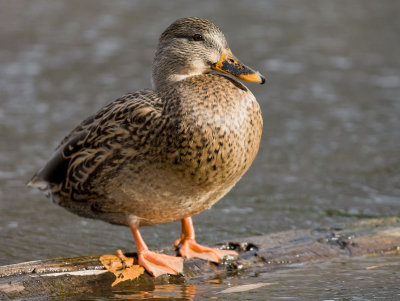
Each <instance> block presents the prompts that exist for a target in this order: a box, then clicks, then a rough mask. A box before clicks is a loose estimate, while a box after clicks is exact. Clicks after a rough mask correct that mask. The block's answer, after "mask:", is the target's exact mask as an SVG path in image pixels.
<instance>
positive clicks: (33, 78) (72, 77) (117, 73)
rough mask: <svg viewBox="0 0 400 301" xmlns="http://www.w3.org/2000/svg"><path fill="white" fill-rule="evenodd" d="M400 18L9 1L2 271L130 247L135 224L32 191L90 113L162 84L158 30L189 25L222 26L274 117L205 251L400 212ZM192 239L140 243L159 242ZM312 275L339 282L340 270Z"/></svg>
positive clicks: (168, 231) (222, 6) (155, 231)
mask: <svg viewBox="0 0 400 301" xmlns="http://www.w3.org/2000/svg"><path fill="white" fill-rule="evenodd" d="M399 13H400V4H399V3H398V2H395V1H362V0H355V1H351V2H350V1H344V0H342V1H328V0H325V1H318V2H315V1H311V0H310V1H306V0H298V1H284V0H279V1H278V0H275V1H262V0H259V1H252V2H251V3H250V2H249V3H248V2H245V1H243V2H235V3H233V2H231V1H218V2H217V1H201V2H200V1H198V2H188V1H183V0H182V1H174V2H172V1H161V0H160V1H146V2H144V1H120V0H118V1H105V0H104V1H84V2H83V1H57V2H55V1H44V0H38V1H22V0H16V1H1V2H0V129H1V131H0V132H1V142H0V201H1V203H0V244H1V248H0V264H10V263H14V262H20V261H27V260H33V259H40V258H48V257H59V256H72V255H87V254H99V253H104V252H114V250H115V249H116V248H122V249H125V250H129V249H132V248H133V241H132V238H131V236H130V232H129V230H128V229H126V228H122V227H116V226H111V225H108V224H105V223H103V222H100V221H92V220H86V219H82V218H79V217H76V216H74V215H72V214H70V213H68V212H66V211H65V210H64V209H62V208H58V207H57V206H55V205H53V204H52V203H51V202H50V201H48V200H47V199H46V198H45V197H44V196H43V195H42V194H41V193H40V192H38V191H35V190H29V189H27V188H26V187H25V186H24V184H25V183H26V182H27V181H28V180H29V178H30V177H31V175H32V174H33V173H34V172H35V171H36V170H37V169H38V168H40V167H41V166H42V165H43V164H44V163H45V161H46V160H47V159H48V158H49V156H50V155H51V153H52V150H53V149H54V148H55V147H56V145H57V144H58V142H59V141H60V140H61V139H62V138H63V136H64V135H65V134H66V133H67V132H68V131H69V130H70V129H71V128H73V127H74V126H75V125H76V124H77V123H79V122H80V121H81V120H82V119H84V118H85V117H86V116H88V115H89V114H91V113H93V112H94V111H96V110H97V109H98V108H100V107H101V106H103V105H105V104H106V103H108V102H110V101H112V100H113V99H115V98H117V97H119V96H121V95H122V94H123V93H125V92H130V91H134V90H136V89H139V88H144V87H150V72H151V62H152V58H153V54H154V50H155V47H156V43H157V39H158V35H159V34H160V33H161V31H162V30H163V29H164V28H165V27H166V26H167V25H169V24H170V23H171V22H172V21H173V20H175V19H176V18H178V17H182V16H189V15H195V16H200V17H206V18H208V19H210V20H212V21H214V22H215V23H216V24H217V25H219V26H220V27H221V29H222V30H223V31H224V33H225V35H226V37H227V40H228V42H229V44H230V46H231V49H232V50H233V52H234V53H235V54H236V56H237V57H238V58H239V59H241V60H242V61H243V62H244V63H246V64H247V65H249V66H252V67H254V68H255V69H258V70H260V71H261V72H262V73H263V74H264V75H266V76H267V85H266V86H259V85H256V84H247V85H248V86H249V87H250V89H251V90H252V91H253V93H254V94H255V95H256V97H257V99H258V100H259V102H260V104H261V107H262V110H263V116H264V125H265V126H264V133H263V140H262V145H261V149H260V152H259V155H258V157H257V159H256V161H255V163H254V164H253V166H252V168H251V169H250V170H249V172H248V173H247V174H246V175H245V177H244V178H243V180H242V181H241V182H240V183H239V184H238V185H237V186H236V187H235V188H234V189H233V191H231V192H230V193H229V194H228V195H227V196H226V197H225V198H224V199H223V200H222V201H220V202H219V203H218V204H217V205H216V206H214V207H213V209H212V210H208V211H207V212H204V213H202V214H200V215H199V216H196V217H195V218H194V222H195V225H196V231H197V236H198V239H199V241H201V242H203V243H206V244H207V243H208V244H210V243H213V242H216V241H219V240H222V239H226V238H233V237H239V236H251V235H256V234H262V233H266V232H276V231H280V230H287V229H296V228H315V227H319V226H335V225H338V224H342V223H345V222H352V221H355V220H357V219H359V218H363V217H370V216H373V217H381V216H387V215H399V214H400V118H399V116H400V71H399V70H400V60H399V53H400V39H399V38H398V37H399V32H400V18H399V17H398V16H399ZM179 231H180V229H179V224H178V223H172V224H167V225H161V226H157V227H152V228H144V229H143V234H144V237H145V239H146V240H147V241H148V243H149V244H150V245H151V246H152V247H160V246H164V245H169V244H171V242H172V241H173V240H174V239H175V238H176V237H178V235H179ZM382 260H383V259H382ZM396 260H397V262H398V259H396ZM349 265H350V266H351V263H348V264H347V265H344V266H342V268H343V269H344V270H345V271H347V273H349V276H348V280H349V281H350V280H351V281H353V282H354V283H359V282H360V281H359V280H358V278H357V279H353V278H352V277H351V275H352V273H353V270H352V268H351V267H350V266H349ZM296 269H298V271H299V272H298V273H299V274H301V273H303V272H305V270H304V269H306V268H305V267H300V268H296ZM325 269H326V270H327V271H331V269H333V266H332V265H329V264H328V265H327V266H326V267H325ZM314 272H315V271H314ZM274 275H275V276H276V277H278V276H277V275H278V274H274ZM279 275H280V276H279V277H282V278H281V279H282V281H286V280H287V281H289V280H290V275H291V274H285V273H284V272H283V274H279ZM388 275H391V274H390V271H386V270H383V271H382V277H384V276H385V277H386V276H388ZM275 276H274V277H275ZM285 277H286V278H285ZM310 277H314V278H315V279H319V280H321V281H326V286H327V288H328V289H331V290H335V288H336V287H335V285H333V284H332V282H330V279H331V278H330V273H322V272H321V274H315V275H314V276H310ZM285 279H286V280H285ZM257 281H259V280H257ZM261 281H262V280H261ZM360 283H361V282H360ZM296 285H297V284H294V286H295V287H296ZM298 285H302V284H301V283H300V282H299V283H298ZM305 286H306V287H307V285H305ZM364 288H365V289H367V288H368V285H366V286H364ZM271 289H274V288H273V286H268V287H264V288H261V290H265V292H266V293H268V292H271V291H270V290H271ZM280 289H281V290H282V287H280ZM287 289H288V288H287ZM293 290H295V288H293ZM309 292H310V294H311V292H312V290H311V288H310V290H309ZM349 292H350V290H349ZM391 292H393V291H391ZM349 294H350V293H349ZM322 295H323V293H322V292H320V291H318V290H316V291H315V296H322ZM249 296H250V295H249ZM249 298H250V297H249ZM318 299H320V298H319V297H318ZM349 299H351V298H349ZM241 300H243V299H241ZM354 300H356V299H354ZM357 300H361V299H357Z"/></svg>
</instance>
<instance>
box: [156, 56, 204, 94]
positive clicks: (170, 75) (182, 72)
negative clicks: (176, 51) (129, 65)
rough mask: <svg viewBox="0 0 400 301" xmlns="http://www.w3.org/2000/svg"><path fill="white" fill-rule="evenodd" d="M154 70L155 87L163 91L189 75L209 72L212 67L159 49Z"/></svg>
mask: <svg viewBox="0 0 400 301" xmlns="http://www.w3.org/2000/svg"><path fill="white" fill-rule="evenodd" d="M152 71H153V72H152V84H153V89H154V90H155V91H161V90H163V89H165V88H166V87H167V86H169V85H171V84H173V83H176V82H178V81H181V80H183V79H185V78H187V77H190V76H194V75H199V74H204V73H208V72H209V71H210V69H209V67H208V66H206V65H205V64H204V63H203V62H201V61H197V60H192V61H188V60H187V59H186V58H182V56H179V57H177V56H175V57H174V56H172V55H166V53H165V52H164V50H160V49H158V50H157V52H156V56H155V58H154V62H153V70H152Z"/></svg>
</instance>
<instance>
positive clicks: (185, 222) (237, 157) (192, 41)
mask: <svg viewBox="0 0 400 301" xmlns="http://www.w3.org/2000/svg"><path fill="white" fill-rule="evenodd" d="M214 71H217V72H220V73H216V72H214ZM225 74H228V75H231V76H232V77H229V76H226V75H225ZM234 78H237V79H240V80H244V81H250V82H256V83H260V84H263V83H264V82H265V79H264V77H263V76H262V75H261V74H260V73H259V72H256V71H254V70H252V69H250V68H249V67H247V66H245V65H243V64H242V63H240V62H239V61H238V59H237V58H236V57H235V56H234V55H233V54H232V52H231V50H230V49H229V46H228V43H227V42H226V39H225V37H224V34H223V33H222V31H221V30H220V29H219V28H218V27H217V26H216V25H214V24H213V23H212V22H210V21H208V20H205V19H200V18H194V17H190V18H182V19H178V20H177V21H175V22H174V23H172V24H171V25H170V26H169V27H168V28H167V29H166V30H165V31H164V32H163V33H162V34H161V37H160V39H159V43H158V48H157V51H156V54H155V58H154V62H153V69H152V80H153V89H143V90H139V91H136V92H134V93H129V94H126V95H124V96H122V97H121V98H118V99H117V100H115V101H113V102H111V103H110V104H109V105H106V106H105V107H103V108H102V109H100V110H99V111H98V112H97V113H95V114H94V115H92V116H90V117H88V118H87V119H85V120H84V121H83V122H82V123H81V124H80V125H78V126H77V127H76V128H75V129H73V130H72V131H71V132H70V133H69V134H68V135H67V136H66V137H65V138H64V139H63V140H62V141H61V143H60V145H59V146H58V147H57V149H56V151H55V153H54V154H53V155H52V157H51V158H50V160H49V161H48V162H47V163H46V165H45V166H44V167H43V168H42V169H40V170H39V171H38V172H37V173H36V174H35V175H34V176H33V178H32V179H31V181H30V182H29V185H30V186H33V187H37V188H40V189H42V190H45V191H47V194H48V196H49V197H50V198H51V199H52V200H53V201H54V202H55V203H56V204H58V205H60V206H62V207H64V208H66V209H67V210H69V211H71V212H73V213H75V214H77V215H80V216H83V217H88V218H95V219H100V220H103V221H106V222H109V223H112V224H117V225H124V226H129V227H130V229H131V231H132V234H133V237H134V240H135V244H136V249H137V253H138V261H139V264H140V265H142V266H143V267H144V268H145V269H146V270H147V271H148V272H149V273H151V274H152V275H154V276H158V275H161V274H165V273H169V274H179V273H182V267H183V257H186V258H193V257H197V258H202V259H205V260H210V261H213V262H220V261H221V259H222V258H223V257H224V256H226V255H233V256H235V255H237V253H236V252H234V251H229V250H218V249H212V248H209V247H206V246H202V245H200V244H198V243H197V242H196V240H195V232H194V228H193V223H192V218H191V216H193V215H195V214H197V213H200V212H202V211H203V210H205V209H208V208H210V207H211V206H212V205H213V204H215V203H216V202H217V201H218V200H220V199H221V198H222V197H223V196H224V195H225V194H226V193H227V192H228V191H229V190H231V188H232V187H233V186H234V185H235V184H236V182H237V181H238V180H239V179H240V178H241V176H242V175H243V174H244V173H245V172H246V170H247V169H248V168H249V167H250V165H251V163H252V161H253V160H254V158H255V156H256V154H257V152H258V148H259V144H260V138H261V132H262V116H261V111H260V107H259V105H258V103H257V101H256V99H255V97H254V96H253V94H252V93H251V92H250V91H249V89H248V88H246V87H245V86H244V85H243V84H242V83H240V82H239V81H237V80H235V79H234ZM176 220H181V221H182V234H181V237H180V238H179V239H178V240H177V241H176V242H175V245H176V246H177V247H179V246H180V249H179V253H180V255H181V256H182V257H175V256H169V255H165V254H159V253H156V252H152V251H150V250H149V248H148V247H147V245H146V243H145V242H144V240H143V238H142V236H141V234H140V232H139V227H140V226H149V225H156V224H162V223H168V222H172V221H176Z"/></svg>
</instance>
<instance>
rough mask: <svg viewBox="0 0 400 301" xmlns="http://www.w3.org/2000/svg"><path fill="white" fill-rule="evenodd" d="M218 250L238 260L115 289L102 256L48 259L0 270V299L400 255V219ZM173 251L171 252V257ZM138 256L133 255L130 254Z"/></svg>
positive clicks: (200, 264)
mask: <svg viewBox="0 0 400 301" xmlns="http://www.w3.org/2000/svg"><path fill="white" fill-rule="evenodd" d="M217 247H220V248H225V249H234V250H236V251H238V252H239V254H240V255H239V258H238V259H235V260H231V259H230V260H227V261H224V262H223V263H222V264H219V265H216V264H213V263H209V262H205V261H202V260H185V264H184V276H169V275H163V276H160V277H158V278H153V277H151V276H150V275H149V274H147V273H145V274H143V275H141V276H140V277H139V278H137V279H135V280H129V281H124V282H121V283H119V284H118V285H117V286H116V287H114V288H112V287H111V284H112V283H113V281H114V280H115V276H114V274H112V273H110V272H108V271H107V270H105V268H104V266H103V265H102V263H101V262H100V261H99V256H84V257H71V258H58V259H47V260H39V261H31V262H24V263H19V264H13V265H8V266H1V267H0V299H1V300H3V299H4V300H7V299H13V298H18V299H20V298H28V299H29V298H32V299H33V298H41V297H50V296H63V297H68V296H74V295H81V294H93V293H96V294H99V293H107V292H112V290H113V289H116V288H118V289H123V288H126V287H133V286H136V287H138V288H140V287H144V286H147V285H155V284H162V283H183V282H187V281H191V280H193V279H212V278H215V277H227V276H230V275H234V274H237V273H242V274H245V273H249V272H251V271H257V270H261V269H262V270H263V271H265V270H268V269H269V270H271V272H272V271H273V270H276V269H279V268H281V267H283V266H285V265H289V264H294V263H305V262H313V261H315V262H321V261H326V260H329V259H334V258H340V257H353V256H364V255H379V254H383V253H385V254H386V253H391V254H393V255H398V256H400V218H398V217H392V218H383V219H368V220H363V221H360V222H358V223H355V224H351V225H347V226H346V227H344V228H343V229H337V228H325V229H316V230H292V231H285V232H279V233H274V234H267V235H263V236H256V237H249V238H241V239H233V240H230V241H227V242H223V243H221V244H219V245H217ZM173 252H174V250H169V252H168V251H167V253H170V254H173ZM127 255H128V256H134V255H135V254H133V253H132V254H127Z"/></svg>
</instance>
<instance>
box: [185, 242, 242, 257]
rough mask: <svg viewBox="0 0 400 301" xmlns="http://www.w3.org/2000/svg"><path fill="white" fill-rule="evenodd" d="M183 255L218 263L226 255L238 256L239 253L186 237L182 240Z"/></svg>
mask: <svg viewBox="0 0 400 301" xmlns="http://www.w3.org/2000/svg"><path fill="white" fill-rule="evenodd" d="M179 253H180V254H181V256H182V257H186V258H200V259H203V260H208V261H212V262H216V263H220V262H221V260H222V259H223V258H224V257H225V256H234V257H237V256H239V254H238V253H237V252H235V251H231V250H219V249H213V248H209V247H206V246H202V245H200V244H198V243H197V242H196V241H195V240H194V239H186V240H184V241H183V242H182V246H181V248H180V249H179Z"/></svg>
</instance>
